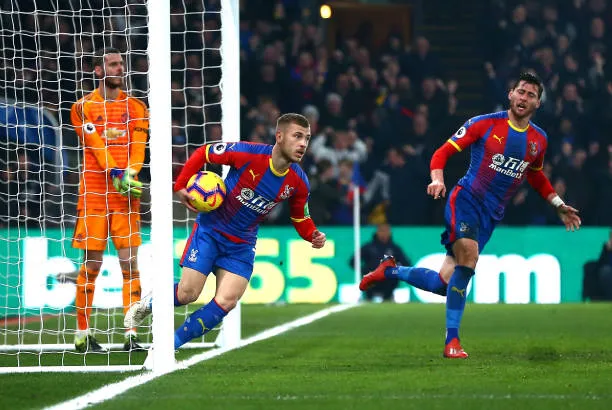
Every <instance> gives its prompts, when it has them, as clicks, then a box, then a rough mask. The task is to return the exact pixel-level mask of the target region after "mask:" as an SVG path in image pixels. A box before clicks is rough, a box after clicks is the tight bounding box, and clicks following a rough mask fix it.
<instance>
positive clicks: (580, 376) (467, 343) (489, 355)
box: [0, 304, 612, 410]
mask: <svg viewBox="0 0 612 410" xmlns="http://www.w3.org/2000/svg"><path fill="white" fill-rule="evenodd" d="M321 308H322V306H316V305H315V306H313V305H286V306H254V305H245V306H243V333H244V336H245V337H248V336H249V335H252V334H255V333H257V332H259V331H262V330H264V329H266V328H270V327H272V326H275V325H277V324H280V323H283V322H286V321H289V320H292V319H294V318H297V317H300V316H304V315H306V314H309V313H312V312H314V311H316V310H319V309H321ZM611 318H612V305H611V304H567V305H474V304H469V305H468V306H467V307H466V313H465V316H464V324H463V329H462V341H463V345H464V348H465V349H466V351H467V352H468V353H470V358H469V359H467V360H447V359H443V358H442V357H441V353H442V348H443V346H442V343H443V333H444V306H443V305H423V304H405V305H396V304H367V305H363V306H358V307H355V308H353V309H350V310H348V311H345V312H341V313H337V314H334V315H332V316H329V317H327V318H324V319H322V320H319V321H317V322H314V323H312V324H310V325H307V326H304V327H301V328H298V329H295V330H293V331H290V332H288V333H284V334H282V335H280V336H277V337H275V338H272V339H268V340H264V341H261V342H258V343H255V344H252V345H250V346H247V347H245V348H243V349H240V350H237V351H232V352H229V353H227V354H225V355H222V356H220V357H217V358H215V359H212V360H209V361H205V362H202V363H200V364H198V365H196V366H193V367H191V368H189V369H186V370H180V371H177V372H175V373H172V374H169V375H166V376H163V377H160V378H158V379H155V380H154V381H152V382H150V383H148V384H145V385H142V386H138V387H136V388H134V389H132V390H129V391H128V392H126V393H125V394H123V395H120V396H118V397H115V398H113V399H111V400H108V401H106V402H104V403H102V404H100V405H98V406H93V407H92V408H101V409H119V408H120V409H127V408H146V409H148V410H153V409H165V410H166V409H169V408H174V409H186V408H203V409H317V410H326V409H385V410H389V409H445V410H447V409H475V410H478V409H512V410H517V409H551V410H553V409H554V410H557V409H608V408H610V403H611V401H612V387H611V386H612V344H611V343H610V342H611V340H612V320H611ZM191 354H193V352H181V353H179V354H178V355H177V359H178V360H181V359H184V358H186V357H187V356H188V355H191ZM0 356H1V355H0ZM130 374H133V373H130ZM126 377H128V374H125V373H124V374H117V373H93V374H48V373H47V374H46V373H42V374H23V375H0V386H2V388H1V389H0V408H19V409H29V408H42V407H45V406H48V405H52V404H56V403H59V402H62V401H65V400H68V399H71V398H74V397H76V396H77V395H79V394H83V393H86V392H88V391H91V390H94V389H96V388H98V387H101V386H103V385H105V384H108V383H111V382H113V381H119V380H123V379H124V378H126Z"/></svg>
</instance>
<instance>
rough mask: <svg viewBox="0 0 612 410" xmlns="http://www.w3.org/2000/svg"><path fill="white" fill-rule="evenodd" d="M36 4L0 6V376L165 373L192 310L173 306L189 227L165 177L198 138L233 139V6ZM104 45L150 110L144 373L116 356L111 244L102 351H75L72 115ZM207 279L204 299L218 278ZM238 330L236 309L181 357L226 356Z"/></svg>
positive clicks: (98, 312) (105, 266)
mask: <svg viewBox="0 0 612 410" xmlns="http://www.w3.org/2000/svg"><path fill="white" fill-rule="evenodd" d="M26 3H27V4H26ZM38 3H39V2H38V1H37V0H32V1H31V2H22V1H20V0H0V33H1V34H0V47H1V48H2V51H0V67H2V68H0V373H17V372H19V373H23V372H41V371H52V372H68V371H76V372H95V371H99V372H103V371H111V372H112V371H132V370H141V369H143V366H144V365H146V368H148V369H152V370H153V371H155V372H162V373H163V372H167V371H169V370H171V369H172V368H174V366H175V365H176V364H175V358H174V348H173V344H174V339H173V333H174V328H175V322H178V323H180V322H182V321H183V320H184V319H185V316H186V314H187V313H188V310H187V308H176V309H175V308H174V305H173V296H172V292H173V283H174V281H175V280H176V279H177V278H178V276H177V272H178V267H177V260H178V259H179V258H180V253H181V252H182V245H183V244H184V242H185V240H186V239H187V235H188V233H189V231H190V230H191V225H192V224H193V220H194V216H193V215H188V214H187V212H185V211H184V209H181V206H179V205H178V204H177V201H176V200H174V199H173V194H172V189H171V186H172V179H173V171H175V170H176V169H178V167H180V165H181V164H182V162H184V160H185V159H186V157H187V156H188V155H189V153H190V152H191V150H193V149H194V148H196V147H197V146H200V145H201V144H203V143H205V142H213V141H219V140H223V141H237V140H239V138H240V121H239V119H240V95H239V84H240V83H239V63H240V59H239V52H240V50H239V38H238V27H239V5H238V3H239V0H220V1H211V2H205V1H202V2H194V3H185V2H179V1H175V0H148V1H145V0H121V1H119V0H104V1H99V2H97V1H96V2H93V1H79V2H68V1H66V2H64V1H44V2H40V3H44V4H45V5H46V7H47V8H44V7H42V6H39V4H38ZM208 3H210V4H212V6H211V8H210V9H205V7H204V4H208ZM186 4H187V5H189V4H191V6H189V7H193V8H187V9H186V7H188V6H186ZM219 6H220V7H219ZM49 7H51V8H49ZM102 47H115V48H118V49H119V50H120V51H121V52H122V55H123V57H124V60H125V71H126V81H125V84H124V86H125V89H126V91H127V92H128V93H130V94H131V95H133V96H135V97H138V98H140V99H141V100H143V101H146V102H147V104H148V107H149V111H150V123H149V129H150V138H149V143H148V149H149V152H150V166H149V167H145V168H143V171H142V172H141V176H142V178H143V180H144V181H145V186H146V187H147V188H148V189H145V194H144V195H143V199H142V206H141V214H142V220H143V245H142V246H141V247H140V249H139V255H138V259H139V260H138V264H139V270H140V272H141V274H140V275H141V280H142V288H143V294H144V293H146V292H147V291H150V290H152V292H153V295H154V298H153V301H154V302H153V314H152V318H151V320H150V322H148V323H146V324H145V325H144V326H143V327H142V328H141V329H139V334H140V337H141V342H142V343H141V345H142V346H143V347H147V348H148V347H153V349H152V350H149V357H148V358H147V360H146V363H145V357H146V355H147V353H130V354H128V353H127V352H123V351H122V348H123V331H124V329H123V320H122V319H123V307H122V305H123V303H122V301H121V286H122V285H121V283H122V277H121V269H120V268H119V263H118V258H117V256H116V252H115V250H114V247H113V246H112V241H110V240H109V246H108V247H107V251H106V252H105V254H104V260H103V262H102V268H101V270H100V274H99V276H98V278H97V280H96V287H95V289H96V290H95V294H94V299H93V312H92V315H91V320H90V322H89V327H90V330H91V331H93V332H94V334H95V335H96V338H97V339H98V341H99V342H100V344H101V345H102V346H103V347H105V348H108V349H110V350H109V351H108V352H106V353H85V354H83V353H77V352H75V346H74V342H73V337H74V334H75V330H76V318H75V300H74V298H75V294H76V290H75V289H76V285H75V283H74V281H75V278H76V276H75V275H76V273H75V272H76V271H78V269H79V266H80V265H81V263H82V257H83V256H82V252H81V251H79V250H76V249H72V247H71V241H72V235H73V229H74V225H75V221H76V202H77V199H78V187H79V179H78V177H79V172H80V169H81V167H82V160H83V159H82V147H80V146H79V144H78V139H77V137H76V135H74V132H73V127H72V126H71V123H70V108H71V106H72V104H73V103H74V102H76V100H78V99H79V98H82V97H83V96H84V95H86V94H88V93H90V92H91V91H93V89H94V87H95V86H96V85H97V83H96V82H95V80H94V76H93V66H92V63H91V60H92V58H93V54H94V51H95V50H98V49H100V48H102ZM3 134H4V135H3ZM147 173H148V174H149V175H150V176H149V177H147V175H146V174H147ZM149 180H150V182H149ZM111 188H112V186H111ZM147 193H150V196H149V195H147ZM209 282H210V283H208V284H207V285H206V288H207V289H208V292H210V287H211V286H214V277H213V275H211V280H209ZM206 292H207V290H205V292H204V293H206ZM205 297H208V296H205V295H203V298H202V299H200V300H199V302H202V303H206V302H207V300H205V299H204V298H205ZM240 327H241V314H240V305H238V306H237V307H236V309H234V310H233V311H232V312H230V314H229V315H228V316H227V317H226V318H225V320H224V322H223V324H222V326H221V327H220V330H219V331H218V332H217V331H215V332H211V335H208V336H207V337H206V338H202V339H201V340H199V341H195V342H192V343H188V344H187V345H185V348H207V347H214V346H224V347H226V346H235V345H237V344H238V343H239V342H240V338H241V331H240ZM151 352H152V354H151Z"/></svg>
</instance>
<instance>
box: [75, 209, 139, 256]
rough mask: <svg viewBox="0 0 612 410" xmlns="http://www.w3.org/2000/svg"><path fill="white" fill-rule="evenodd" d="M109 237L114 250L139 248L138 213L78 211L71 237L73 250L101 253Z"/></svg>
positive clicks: (94, 210) (98, 210)
mask: <svg viewBox="0 0 612 410" xmlns="http://www.w3.org/2000/svg"><path fill="white" fill-rule="evenodd" d="M109 235H110V238H111V240H112V241H113V244H114V245H115V248H116V249H123V248H131V247H134V246H140V244H141V243H142V238H141V236H140V212H134V211H128V210H125V211H123V212H121V211H106V210H100V209H81V210H79V211H78V215H77V223H76V226H75V227H74V235H73V237H72V247H73V248H77V249H87V250H91V251H103V250H105V249H106V241H107V240H108V237H109Z"/></svg>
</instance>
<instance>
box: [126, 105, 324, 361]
mask: <svg viewBox="0 0 612 410" xmlns="http://www.w3.org/2000/svg"><path fill="white" fill-rule="evenodd" d="M309 141H310V124H309V123H308V120H307V119H306V118H305V117H303V116H302V115H300V114H293V113H289V114H284V115H282V116H281V117H279V119H278V121H277V127H276V144H275V145H274V146H271V145H266V144H252V143H247V142H233V143H226V142H221V143H217V144H207V145H204V146H203V147H201V148H199V149H198V150H196V151H195V152H194V153H193V155H192V156H191V157H190V158H189V159H188V160H187V162H186V163H185V165H184V166H183V169H182V170H181V173H180V174H179V176H178V177H177V179H176V181H175V184H174V192H175V193H176V195H177V196H178V197H179V199H180V200H181V202H182V203H183V204H184V205H185V206H186V207H187V208H189V209H190V210H192V211H194V212H197V211H196V210H195V209H194V208H193V207H192V206H191V205H190V204H189V194H188V193H187V190H186V189H185V187H186V185H187V181H189V178H190V177H191V176H192V175H194V174H196V173H197V172H199V171H200V170H201V169H202V167H203V166H204V164H206V163H211V164H221V165H229V166H230V167H231V168H230V171H229V173H228V174H227V177H226V179H225V185H226V188H227V197H226V199H225V201H224V202H223V204H222V205H221V206H220V207H219V208H218V209H217V210H215V211H213V212H210V213H200V214H198V217H197V219H196V222H195V225H194V227H193V230H192V232H191V235H190V236H189V239H188V240H187V244H186V245H185V250H184V252H183V257H182V259H181V263H180V264H181V266H182V268H183V269H182V275H181V280H180V281H179V282H178V283H176V284H175V285H174V305H175V306H182V305H186V304H188V303H191V302H194V301H195V300H196V299H197V298H198V297H199V296H200V293H201V292H202V289H203V288H204V284H205V283H206V278H207V277H208V274H209V273H210V272H214V274H215V275H216V278H217V289H216V293H215V296H214V298H213V299H212V300H211V301H210V302H209V303H208V304H207V305H205V306H203V307H201V308H200V309H198V310H196V311H195V312H193V313H192V314H191V315H190V316H189V317H188V318H187V320H186V321H185V323H183V324H182V325H181V326H179V328H178V329H177V330H176V331H175V333H174V347H175V349H178V348H179V347H181V346H182V345H184V344H185V343H187V342H188V341H190V340H191V339H193V338H196V337H200V336H202V335H204V334H206V333H207V332H208V331H209V330H211V329H213V328H214V327H216V326H217V325H218V324H219V323H220V322H221V321H222V320H223V318H224V317H225V316H226V315H227V313H228V312H229V311H230V310H232V309H233V308H234V307H235V306H236V304H237V303H238V300H240V298H241V297H242V295H243V294H244V292H245V291H246V289H247V286H248V284H249V280H250V278H251V275H252V273H253V263H254V260H255V242H256V241H257V232H258V228H259V224H260V223H261V222H262V221H263V219H264V218H265V217H266V215H267V214H268V213H269V212H270V211H271V210H272V209H273V208H274V207H275V206H276V205H278V204H279V203H280V202H282V201H286V200H287V201H289V206H290V216H291V221H292V222H293V226H294V227H295V229H296V231H297V232H298V234H299V235H300V236H301V237H302V238H303V239H304V240H306V241H309V242H311V243H312V247H313V248H322V247H323V246H324V245H325V239H326V238H325V234H324V233H322V232H320V231H318V230H317V228H316V226H315V224H314V222H313V221H312V219H310V215H309V212H308V197H309V195H310V185H309V183H308V178H307V176H306V174H305V173H304V171H303V170H302V169H301V168H300V167H299V165H298V164H297V163H298V162H300V160H301V159H302V157H303V156H304V154H305V153H306V149H307V148H308V143H309ZM151 307H152V298H151V296H150V295H147V296H145V297H144V298H143V299H142V300H141V301H140V302H139V303H136V304H134V305H133V306H132V307H131V308H130V310H129V311H128V313H127V315H126V319H125V323H124V324H125V326H126V327H129V328H131V327H134V326H137V325H139V324H140V323H141V322H142V321H143V319H144V318H145V317H146V316H148V315H149V314H150V313H151Z"/></svg>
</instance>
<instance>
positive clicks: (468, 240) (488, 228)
mask: <svg viewBox="0 0 612 410" xmlns="http://www.w3.org/2000/svg"><path fill="white" fill-rule="evenodd" d="M542 92H543V85H542V83H541V82H540V80H539V79H538V78H537V77H536V76H534V75H532V74H529V73H523V74H521V75H520V77H519V78H518V80H517V81H516V82H515V84H514V87H512V89H511V90H510V92H509V93H508V99H509V101H510V108H509V109H508V110H507V111H501V112H496V113H491V114H485V115H480V116H477V117H474V118H471V119H470V120H468V121H467V122H466V123H465V124H464V125H463V126H462V127H461V128H459V130H457V132H456V133H455V134H454V135H453V136H452V137H451V138H450V139H449V140H448V141H447V142H446V143H444V145H442V146H441V147H440V148H439V149H438V150H437V151H436V152H435V153H434V155H433V157H432V159H431V164H430V169H431V180H432V182H431V184H429V186H428V187H427V193H428V194H429V195H431V196H433V197H434V198H435V199H439V198H442V197H444V196H445V195H446V186H445V185H444V174H443V171H444V167H445V165H446V162H447V161H448V159H449V158H450V157H451V156H452V155H454V154H456V153H458V152H461V151H463V150H464V149H466V148H467V147H470V146H471V162H470V166H469V169H468V171H467V173H466V174H465V176H464V177H463V178H461V179H460V180H459V182H458V183H457V185H456V186H455V187H454V188H453V189H452V190H451V192H450V195H449V198H448V201H447V203H446V210H445V214H444V216H445V220H446V230H445V231H444V232H443V234H442V244H443V245H444V246H445V247H446V250H447V256H446V258H445V260H444V262H443V264H442V267H441V268H440V271H439V272H436V271H433V270H430V269H425V268H419V267H403V266H396V263H395V259H394V258H393V256H388V255H386V256H385V257H384V258H383V260H382V261H381V263H380V265H379V266H378V267H377V268H376V269H375V270H374V271H372V272H370V273H369V274H367V275H366V276H364V278H363V279H362V281H361V283H360V284H359V288H360V289H361V290H362V291H363V290H366V289H368V288H369V287H370V286H372V284H374V283H375V282H378V281H383V280H385V279H386V278H391V277H394V278H398V279H400V280H402V281H404V282H407V283H409V284H411V285H413V286H416V287H418V288H420V289H424V290H427V291H430V292H433V293H436V294H439V295H442V296H446V341H445V348H444V356H445V357H447V358H453V359H457V358H467V357H468V354H467V353H466V352H465V351H464V350H463V348H462V347H461V343H460V340H459V326H460V323H461V318H462V316H463V310H464V308H465V298H466V296H467V295H466V293H467V287H468V284H469V282H470V279H471V278H472V276H473V275H474V269H475V268H476V262H477V261H478V255H479V254H480V253H481V252H482V250H483V249H484V247H485V245H486V244H487V242H488V241H489V238H490V237H491V234H492V233H493V229H494V228H495V226H496V225H497V224H498V223H499V221H500V220H501V219H502V218H503V216H504V209H505V207H506V204H507V202H508V201H509V200H510V198H512V195H513V194H514V193H515V192H516V190H517V188H518V187H519V186H520V184H521V183H522V182H523V180H524V179H527V182H528V183H529V184H530V185H531V186H532V187H533V188H534V189H535V190H536V191H537V192H538V193H539V194H540V195H541V196H542V197H543V198H544V199H546V200H547V201H548V202H549V203H550V204H551V205H552V206H554V207H555V208H556V210H557V213H558V215H559V218H560V219H561V221H562V222H563V223H564V224H565V226H566V228H567V229H568V230H572V231H573V230H574V229H578V228H579V227H580V224H581V221H580V217H579V216H578V211H577V210H576V209H574V208H572V207H571V206H568V205H566V204H565V203H564V202H563V200H562V199H561V198H560V197H559V195H558V194H557V193H556V192H555V191H554V189H553V187H552V186H551V184H550V181H549V180H548V178H547V177H546V175H544V173H543V172H542V168H543V164H544V154H545V151H546V146H547V145H548V137H547V135H546V133H545V132H544V131H543V130H542V129H541V128H539V127H538V126H537V125H535V124H534V123H533V122H531V121H530V119H531V117H532V115H533V114H534V112H535V111H536V110H537V109H538V107H539V106H540V98H541V96H542Z"/></svg>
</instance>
